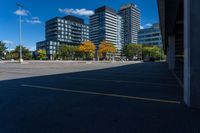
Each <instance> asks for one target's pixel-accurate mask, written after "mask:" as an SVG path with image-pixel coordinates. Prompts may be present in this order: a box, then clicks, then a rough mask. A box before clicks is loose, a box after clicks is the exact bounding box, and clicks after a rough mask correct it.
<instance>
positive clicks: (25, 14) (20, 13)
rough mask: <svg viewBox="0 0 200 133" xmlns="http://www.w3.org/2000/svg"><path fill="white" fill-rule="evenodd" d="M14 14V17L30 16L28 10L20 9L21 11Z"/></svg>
mask: <svg viewBox="0 0 200 133" xmlns="http://www.w3.org/2000/svg"><path fill="white" fill-rule="evenodd" d="M14 14H16V15H22V16H28V15H29V14H30V12H29V11H28V10H23V9H21V10H16V11H15V12H14Z"/></svg>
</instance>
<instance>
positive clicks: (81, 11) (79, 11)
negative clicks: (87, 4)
mask: <svg viewBox="0 0 200 133" xmlns="http://www.w3.org/2000/svg"><path fill="white" fill-rule="evenodd" d="M58 11H59V12H60V13H64V14H67V15H70V14H74V15H79V16H90V15H93V14H94V11H92V10H87V9H85V8H82V9H73V8H65V9H62V8H59V9H58Z"/></svg>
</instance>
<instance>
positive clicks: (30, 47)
mask: <svg viewBox="0 0 200 133" xmlns="http://www.w3.org/2000/svg"><path fill="white" fill-rule="evenodd" d="M28 49H29V50H30V51H35V50H36V48H35V46H29V47H28Z"/></svg>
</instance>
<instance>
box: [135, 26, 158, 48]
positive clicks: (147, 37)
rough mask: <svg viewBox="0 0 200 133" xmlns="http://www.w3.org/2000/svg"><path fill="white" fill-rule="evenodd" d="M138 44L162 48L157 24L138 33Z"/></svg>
mask: <svg viewBox="0 0 200 133" xmlns="http://www.w3.org/2000/svg"><path fill="white" fill-rule="evenodd" d="M138 44H145V45H157V46H162V38H161V33H160V27H159V24H158V23H155V24H153V25H152V26H151V27H148V28H145V29H141V30H139V32H138Z"/></svg>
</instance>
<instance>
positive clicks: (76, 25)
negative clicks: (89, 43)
mask: <svg viewBox="0 0 200 133" xmlns="http://www.w3.org/2000/svg"><path fill="white" fill-rule="evenodd" d="M45 38H46V40H45V41H42V42H38V43H37V44H36V45H37V50H38V49H45V50H46V52H47V55H48V57H49V59H53V55H54V54H55V53H56V50H57V48H58V46H59V44H68V45H79V44H81V43H82V42H84V41H86V40H89V26H88V25H86V24H84V20H83V19H80V18H77V17H74V16H65V17H63V18H59V17H56V18H53V19H51V20H49V21H47V22H46V23H45Z"/></svg>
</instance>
